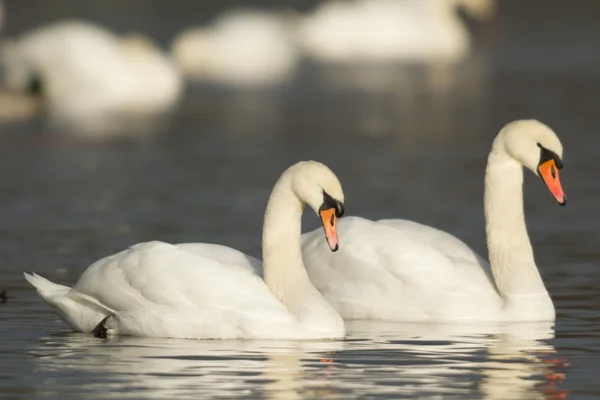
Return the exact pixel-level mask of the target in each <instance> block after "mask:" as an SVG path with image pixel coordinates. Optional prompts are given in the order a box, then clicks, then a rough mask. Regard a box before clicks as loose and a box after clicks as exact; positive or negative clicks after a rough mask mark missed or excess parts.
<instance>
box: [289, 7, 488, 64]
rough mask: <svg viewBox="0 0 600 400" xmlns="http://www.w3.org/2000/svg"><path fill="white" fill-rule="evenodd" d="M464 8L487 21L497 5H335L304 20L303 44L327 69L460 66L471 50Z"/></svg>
mask: <svg viewBox="0 0 600 400" xmlns="http://www.w3.org/2000/svg"><path fill="white" fill-rule="evenodd" d="M459 6H461V7H463V8H464V9H465V11H467V12H468V13H469V14H471V15H472V16H473V17H474V18H476V19H478V20H481V21H485V20H488V19H490V18H491V17H492V16H493V14H494V11H495V2H494V0H353V1H345V0H332V1H326V2H322V3H321V4H320V5H319V6H318V7H317V8H316V9H315V10H313V11H312V12H311V13H310V14H308V15H306V16H305V17H304V18H303V19H302V20H301V22H300V23H299V24H298V29H297V36H298V42H299V44H300V46H301V47H302V49H303V50H304V52H306V54H307V55H308V56H309V57H311V58H313V59H315V60H317V61H319V62H324V63H348V62H443V63H452V62H457V61H459V60H461V59H462V58H464V57H466V56H467V55H468V54H469V52H470V46H471V43H470V37H469V33H468V31H467V29H466V27H465V26H464V24H463V22H462V21H461V20H460V18H459V15H457V13H456V8H457V7H459Z"/></svg>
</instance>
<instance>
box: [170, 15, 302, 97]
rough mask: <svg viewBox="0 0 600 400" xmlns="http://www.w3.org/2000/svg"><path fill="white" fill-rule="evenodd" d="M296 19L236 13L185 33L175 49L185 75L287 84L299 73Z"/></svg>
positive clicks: (242, 82) (235, 82)
mask: <svg viewBox="0 0 600 400" xmlns="http://www.w3.org/2000/svg"><path fill="white" fill-rule="evenodd" d="M293 23H294V20H293V16H292V15H287V14H285V13H275V12H266V11H253V10H245V9H235V10H232V11H228V12H227V13H225V14H223V15H222V16H220V17H219V18H217V20H215V21H214V22H213V23H212V24H210V25H209V26H208V27H206V28H191V29H188V30H185V31H183V32H182V33H180V34H179V35H178V36H177V37H176V38H175V40H174V41H173V45H172V54H173V58H174V59H175V60H176V61H177V63H178V65H179V66H180V68H181V70H182V71H183V73H184V74H185V75H186V76H188V77H190V78H195V79H203V80H208V81H215V82H217V83H222V84H231V85H250V86H269V85H276V84H280V83H283V82H285V81H286V80H288V79H290V78H291V77H292V75H293V74H294V72H295V70H296V66H297V64H298V61H299V58H300V57H299V53H298V49H297V47H296V46H295V44H294V43H293V38H292V33H293V32H292V30H291V28H290V27H289V26H290V24H293Z"/></svg>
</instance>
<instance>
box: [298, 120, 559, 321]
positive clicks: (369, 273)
mask: <svg viewBox="0 0 600 400" xmlns="http://www.w3.org/2000/svg"><path fill="white" fill-rule="evenodd" d="M562 150H563V149H562V145H561V143H560V140H559V139H558V137H557V136H556V134H555V133H554V132H553V131H552V130H551V129H550V128H549V127H547V126H546V125H544V124H542V123H540V122H538V121H535V120H522V121H515V122H512V123H509V124H508V125H506V126H505V127H504V128H503V129H502V130H501V131H500V133H499V134H498V135H497V137H496V138H495V140H494V142H493V144H492V149H491V151H490V155H489V158H488V164H487V169H486V174H485V194H484V211H485V219H486V234H487V244H488V251H489V257H490V263H489V264H488V263H487V262H485V261H484V260H483V259H482V258H481V257H479V256H478V255H477V254H476V253H475V252H473V250H471V249H470V248H469V247H468V246H467V245H466V244H464V243H463V242H462V241H460V240H459V239H457V238H456V237H454V236H452V235H450V234H448V233H446V232H443V231H440V230H437V229H435V228H431V227H428V226H425V225H421V224H418V223H415V222H412V221H407V220H381V221H377V222H374V221H369V220H366V219H363V218H359V217H349V218H345V219H344V221H342V222H341V223H340V225H339V227H338V232H339V234H340V239H341V240H342V241H343V242H344V247H343V249H341V250H340V252H339V253H338V254H336V257H335V258H334V257H329V256H327V255H325V254H324V252H323V247H322V246H321V245H320V244H319V243H317V241H316V240H315V239H316V234H315V233H314V232H312V233H309V234H306V235H305V236H304V237H303V255H304V261H305V264H306V267H307V270H308V272H309V276H310V278H311V280H312V281H313V282H314V283H315V286H316V287H317V288H319V290H321V292H322V293H323V294H324V295H325V297H326V298H327V299H328V300H329V301H330V302H331V303H332V305H333V306H334V307H335V308H336V309H337V310H338V311H339V312H340V314H341V315H342V317H344V318H347V319H355V318H376V319H389V320H403V321H540V320H541V321H551V320H554V318H555V311H554V306H553V304H552V300H551V299H550V296H549V295H548V292H547V291H546V288H545V286H544V283H543V281H542V279H541V277H540V274H539V271H538V269H537V266H536V264H535V260H534V256H533V250H532V247H531V243H530V241H529V236H528V235H527V229H526V227H525V218H524V212H523V190H522V187H523V167H526V168H527V169H529V170H531V171H532V172H533V173H534V174H536V175H538V176H540V177H541V178H542V180H543V181H544V183H545V184H546V185H547V187H548V189H549V190H550V192H551V193H552V195H553V196H554V197H555V199H556V200H557V201H558V202H559V204H561V205H564V204H565V203H566V196H565V194H564V192H563V190H562V186H561V184H560V179H559V169H560V168H562V164H563V163H562Z"/></svg>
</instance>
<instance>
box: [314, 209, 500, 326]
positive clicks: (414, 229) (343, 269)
mask: <svg viewBox="0 0 600 400" xmlns="http://www.w3.org/2000/svg"><path fill="white" fill-rule="evenodd" d="M428 229H432V231H428ZM338 231H339V236H340V243H342V245H341V246H340V249H339V250H338V252H337V253H331V252H330V251H328V250H327V248H326V246H325V243H324V241H323V240H322V232H320V231H319V230H316V231H315V232H311V233H308V234H305V235H304V236H303V247H302V249H303V258H304V263H305V265H306V268H307V270H308V272H309V276H310V278H311V280H312V281H313V282H314V284H315V286H316V287H317V288H318V289H319V290H320V291H321V292H322V293H323V294H324V295H325V296H326V297H327V299H328V300H329V301H330V302H331V303H332V304H333V305H334V307H335V308H336V309H337V310H338V312H340V314H341V315H342V317H344V318H346V319H360V318H377V319H392V320H406V321H429V320H439V319H446V318H448V319H450V318H452V319H457V318H459V317H460V316H461V315H463V314H465V313H466V314H468V315H470V314H471V313H473V312H475V313H476V312H478V310H475V309H477V308H479V307H483V305H482V304H483V303H486V302H494V301H496V300H497V295H496V292H495V290H494V289H493V287H491V286H490V281H489V279H488V277H487V275H486V273H485V271H484V269H483V268H482V266H481V265H479V261H478V256H476V255H470V256H469V254H468V252H467V251H466V250H465V249H464V248H463V247H461V246H458V247H457V248H454V247H453V246H452V244H453V243H454V242H453V241H452V240H450V239H449V238H448V237H446V236H444V235H440V237H439V238H437V237H436V235H438V233H437V232H441V231H437V230H433V228H429V227H426V226H424V225H420V224H416V223H412V222H411V223H403V222H402V223H397V224H396V223H389V222H388V221H384V222H375V221H370V220H367V219H364V218H359V217H346V218H343V219H341V220H340V221H339V227H338ZM436 231H437V232H436ZM445 235H447V236H451V235H448V234H445ZM440 238H441V239H440ZM442 239H443V240H442ZM454 239H455V240H456V241H457V242H460V241H459V240H458V239H456V238H454ZM444 240H445V241H444ZM438 243H442V244H443V245H442V244H440V245H438V246H437V247H436V245H437V244H438ZM460 243H462V242H460ZM462 245H463V246H466V245H464V244H462ZM447 250H451V251H450V252H449V253H448V252H447ZM474 295H477V296H478V298H481V300H482V301H481V302H479V303H477V304H474V305H473V304H469V303H473V301H472V299H473V296H474ZM486 304H487V303H486ZM465 310H466V311H465Z"/></svg>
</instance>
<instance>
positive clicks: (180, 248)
mask: <svg viewBox="0 0 600 400" xmlns="http://www.w3.org/2000/svg"><path fill="white" fill-rule="evenodd" d="M343 201H344V193H343V192H342V187H341V185H340V183H339V181H338V179H337V177H336V176H335V175H334V174H333V172H331V170H329V168H327V167H326V166H325V165H323V164H320V163H317V162H314V161H309V162H300V163H298V164H296V165H294V166H292V167H290V168H289V169H287V170H286V171H285V172H284V173H283V175H281V178H279V180H278V181H277V183H276V184H275V187H274V188H273V192H272V193H271V197H270V199H269V203H268V205H267V210H266V212H265V222H264V230H263V258H264V276H265V279H264V281H263V280H262V279H261V278H260V277H259V276H258V275H257V273H256V272H255V269H260V262H259V261H258V260H255V259H253V258H251V257H249V256H246V255H244V254H243V253H241V252H239V251H237V250H234V249H231V248H228V247H224V246H219V245H211V244H204V243H200V244H193V243H192V244H181V245H171V244H167V243H162V242H150V243H141V244H137V245H135V246H133V247H131V248H129V249H127V250H125V251H123V252H121V253H117V254H115V255H112V256H109V257H106V258H104V259H102V260H99V261H97V262H96V263H94V264H93V265H92V266H90V267H89V268H88V269H87V270H86V271H85V272H84V273H83V275H82V276H81V278H80V279H79V281H78V282H77V284H76V285H75V287H73V288H68V287H66V286H61V285H57V284H54V283H52V282H50V281H48V280H46V279H44V278H42V277H40V276H38V275H35V274H34V275H29V274H25V277H26V278H27V280H28V281H29V282H30V283H31V284H32V285H33V286H35V287H36V289H37V291H38V293H39V294H40V296H41V297H42V298H43V299H44V300H45V301H46V302H47V303H48V304H50V305H51V306H52V307H53V308H54V309H55V310H56V311H57V313H58V315H59V316H60V317H61V318H62V319H63V320H64V321H65V322H66V323H67V324H68V325H69V326H71V328H73V329H74V330H75V331H79V332H92V331H93V332H94V334H96V335H98V336H104V335H106V334H107V333H108V334H124V335H134V336H148V337H176V338H286V339H319V338H341V337H343V336H344V334H345V330H344V323H343V321H342V319H341V318H340V316H339V315H338V314H337V312H336V311H335V310H334V309H333V308H332V307H331V305H330V304H329V303H328V302H327V300H325V298H324V297H323V296H322V295H321V294H320V293H319V291H318V290H317V289H316V288H315V287H314V286H313V285H312V283H311V282H310V280H309V278H308V275H307V273H306V270H305V268H304V265H303V263H302V255H301V250H300V228H301V227H300V224H301V216H302V209H303V208H304V205H305V204H308V205H309V206H310V207H311V208H312V209H313V210H315V212H316V213H317V214H319V215H320V217H321V218H322V222H323V226H324V228H325V234H326V238H327V242H328V243H329V247H330V248H331V250H332V251H335V250H337V246H338V244H337V235H336V221H337V218H338V217H339V216H341V214H342V213H343V203H342V202H343ZM101 321H102V322H101Z"/></svg>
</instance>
